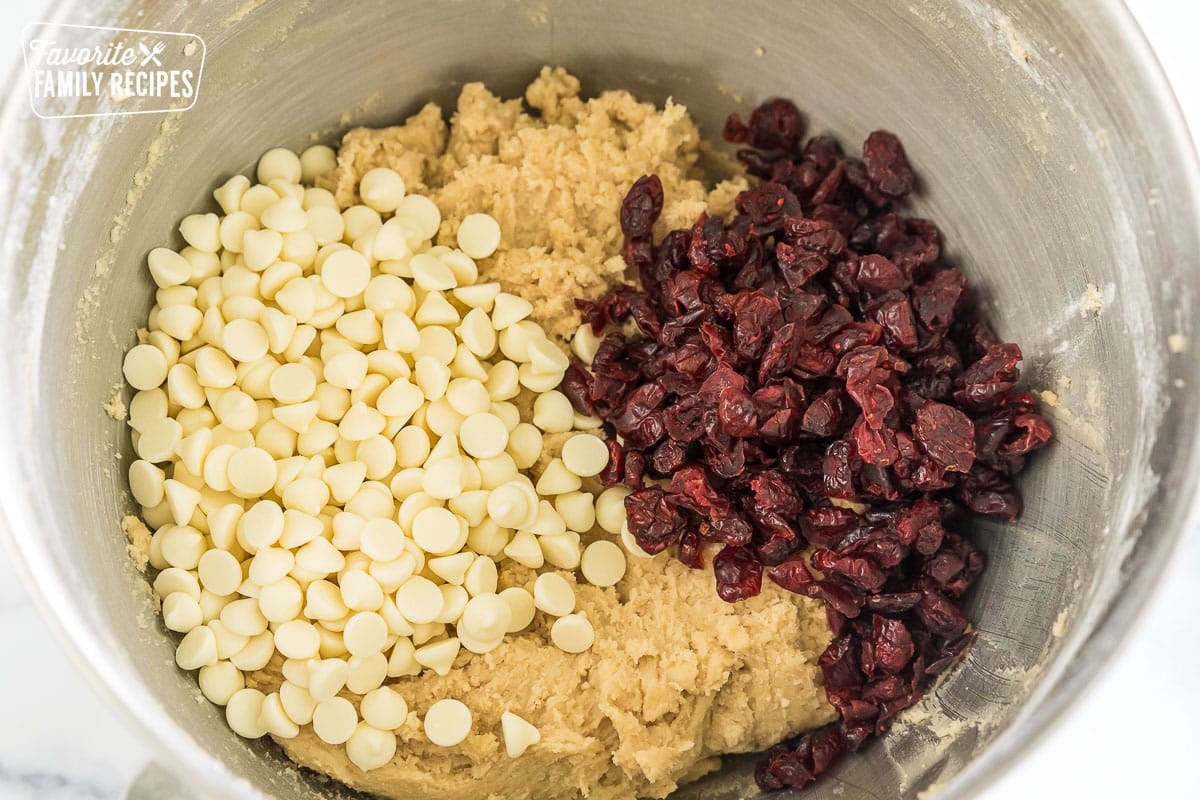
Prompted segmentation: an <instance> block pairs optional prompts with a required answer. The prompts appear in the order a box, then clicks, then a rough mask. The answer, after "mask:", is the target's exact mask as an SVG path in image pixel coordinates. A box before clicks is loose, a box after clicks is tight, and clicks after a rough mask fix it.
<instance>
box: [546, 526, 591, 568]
mask: <svg viewBox="0 0 1200 800" xmlns="http://www.w3.org/2000/svg"><path fill="white" fill-rule="evenodd" d="M538 545H539V546H540V547H541V548H542V555H544V556H545V559H546V562H547V563H549V564H552V565H554V566H556V567H558V568H559V569H576V568H578V567H579V562H580V558H581V552H582V551H581V549H580V546H579V534H578V533H575V532H574V531H571V532H569V533H559V534H554V535H551V536H539V537H538Z"/></svg>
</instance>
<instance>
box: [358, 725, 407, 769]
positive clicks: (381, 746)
mask: <svg viewBox="0 0 1200 800" xmlns="http://www.w3.org/2000/svg"><path fill="white" fill-rule="evenodd" d="M395 755H396V735H395V734H394V733H392V732H391V731H384V730H380V729H379V728H377V727H375V726H373V725H369V724H367V723H366V722H360V723H358V726H357V727H356V728H355V729H354V733H353V734H352V735H351V736H350V738H349V740H347V741H346V757H347V758H349V759H350V762H351V763H352V764H354V766H356V767H358V768H359V769H361V770H363V771H364V772H367V771H370V770H373V769H379V768H380V767H382V766H384V765H385V764H387V763H388V762H389V761H391V760H392V757H393V756H395Z"/></svg>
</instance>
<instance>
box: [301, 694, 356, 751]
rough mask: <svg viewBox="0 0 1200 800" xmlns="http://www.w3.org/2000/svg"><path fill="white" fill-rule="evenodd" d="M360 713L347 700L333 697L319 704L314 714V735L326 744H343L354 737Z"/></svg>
mask: <svg viewBox="0 0 1200 800" xmlns="http://www.w3.org/2000/svg"><path fill="white" fill-rule="evenodd" d="M357 726H358V712H357V711H355V710H354V705H353V704H352V703H351V702H350V701H349V700H346V699H345V698H342V697H333V698H330V699H328V700H322V701H321V702H320V703H317V708H316V710H315V711H314V712H313V721H312V727H313V733H315V734H316V735H317V738H319V739H320V740H321V741H323V742H325V743H326V744H343V743H345V742H346V741H348V740H349V739H350V737H351V736H353V735H354V731H355V729H356V728H357Z"/></svg>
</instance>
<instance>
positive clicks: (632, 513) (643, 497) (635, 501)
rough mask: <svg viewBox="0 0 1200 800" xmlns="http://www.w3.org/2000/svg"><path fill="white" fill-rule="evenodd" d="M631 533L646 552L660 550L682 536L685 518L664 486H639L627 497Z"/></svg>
mask: <svg viewBox="0 0 1200 800" xmlns="http://www.w3.org/2000/svg"><path fill="white" fill-rule="evenodd" d="M625 512H626V520H627V524H628V526H629V532H630V533H631V534H633V538H634V539H635V540H637V543H638V546H639V547H641V548H642V549H643V550H645V551H646V552H647V553H660V552H662V551H663V550H665V549H666V548H667V546H668V545H671V544H674V543H675V542H677V541H678V540H679V537H680V535H682V533H683V530H684V526H685V525H686V520H685V519H684V518H683V515H681V514H680V513H679V512H678V511H676V510H675V507H674V506H672V505H671V504H670V503H668V502H667V501H666V496H665V495H664V494H663V492H662V490H661V489H657V488H651V489H639V490H638V491H636V492H634V493H633V494H631V495H629V496H628V497H626V498H625Z"/></svg>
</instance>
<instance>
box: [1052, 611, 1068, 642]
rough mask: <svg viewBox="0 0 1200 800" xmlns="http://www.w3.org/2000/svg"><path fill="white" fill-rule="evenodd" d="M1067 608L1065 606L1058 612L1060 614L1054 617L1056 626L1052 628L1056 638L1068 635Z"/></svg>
mask: <svg viewBox="0 0 1200 800" xmlns="http://www.w3.org/2000/svg"><path fill="white" fill-rule="evenodd" d="M1067 616H1068V614H1067V610H1066V609H1065V608H1064V609H1063V610H1062V611H1060V612H1058V616H1057V617H1055V618H1054V627H1053V628H1051V629H1050V633H1051V634H1053V636H1054V638H1055V639H1061V638H1062V637H1064V636H1066V635H1067Z"/></svg>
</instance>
